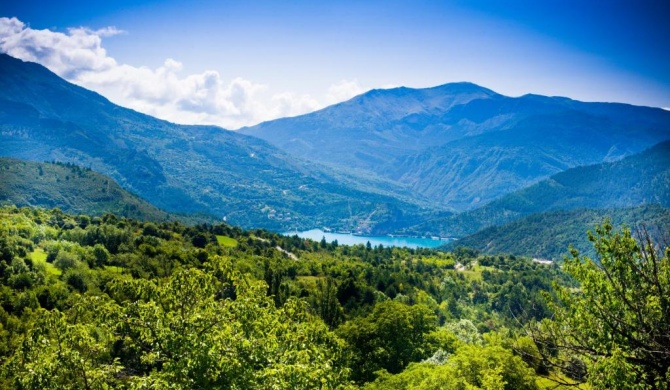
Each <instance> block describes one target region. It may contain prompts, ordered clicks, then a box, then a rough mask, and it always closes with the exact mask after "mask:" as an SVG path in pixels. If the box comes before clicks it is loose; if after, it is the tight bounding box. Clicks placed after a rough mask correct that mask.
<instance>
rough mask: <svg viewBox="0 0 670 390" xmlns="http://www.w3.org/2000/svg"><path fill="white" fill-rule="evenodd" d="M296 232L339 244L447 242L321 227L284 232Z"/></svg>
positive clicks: (425, 245)
mask: <svg viewBox="0 0 670 390" xmlns="http://www.w3.org/2000/svg"><path fill="white" fill-rule="evenodd" d="M296 234H297V235H298V237H302V238H309V239H312V240H314V241H321V239H322V238H323V237H325V238H326V241H328V242H329V243H330V242H333V241H335V240H337V243H338V244H341V245H357V244H367V243H368V241H369V242H370V245H372V246H377V245H379V244H382V245H384V246H398V247H403V246H406V247H408V248H435V247H438V246H440V245H444V244H446V243H447V242H449V241H445V240H433V239H430V238H412V237H389V236H379V237H374V236H355V235H353V234H342V233H328V232H324V231H323V230H321V229H312V230H306V231H304V232H288V233H284V235H286V236H293V235H296Z"/></svg>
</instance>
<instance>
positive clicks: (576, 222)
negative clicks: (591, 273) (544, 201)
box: [446, 205, 670, 260]
mask: <svg viewBox="0 0 670 390" xmlns="http://www.w3.org/2000/svg"><path fill="white" fill-rule="evenodd" d="M605 219H609V220H610V221H611V222H612V223H613V224H615V225H616V226H621V225H626V226H628V227H630V228H631V229H637V228H642V227H646V228H648V229H650V231H651V232H652V233H653V235H654V236H655V237H656V238H659V239H662V237H664V236H665V235H666V234H667V232H668V229H669V228H670V209H668V208H666V207H662V206H660V205H649V206H639V207H633V208H622V209H576V210H561V211H549V212H546V213H539V214H533V215H529V216H527V217H524V218H521V219H518V220H516V221H514V222H510V223H507V224H504V225H501V226H492V227H488V228H486V229H482V230H480V231H478V232H476V233H474V234H471V235H468V236H465V237H463V238H460V239H458V240H456V241H452V242H451V243H449V244H448V245H447V246H446V248H447V249H454V248H456V247H458V246H466V247H470V248H473V249H476V250H478V251H480V252H481V253H507V254H514V255H524V256H532V257H537V258H543V259H553V260H562V259H563V257H564V256H567V255H569V254H570V250H569V248H570V247H571V246H572V247H574V248H576V249H577V250H579V252H580V253H583V254H587V255H589V256H594V255H595V249H594V248H593V245H592V244H591V243H590V242H589V240H588V238H587V236H586V235H585V234H584V232H586V231H594V230H595V227H596V226H597V225H598V224H600V223H602V221H603V220H605Z"/></svg>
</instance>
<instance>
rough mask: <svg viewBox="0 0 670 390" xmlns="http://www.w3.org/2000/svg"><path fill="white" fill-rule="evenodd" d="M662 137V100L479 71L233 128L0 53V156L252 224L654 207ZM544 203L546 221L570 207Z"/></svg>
mask: <svg viewBox="0 0 670 390" xmlns="http://www.w3.org/2000/svg"><path fill="white" fill-rule="evenodd" d="M667 140H670V112H668V111H665V110H662V109H659V108H650V107H638V106H631V105H626V104H619V103H585V102H579V101H575V100H572V99H568V98H563V97H546V96H538V95H524V96H521V97H507V96H503V95H500V94H498V93H496V92H494V91H491V90H489V89H486V88H483V87H480V86H477V85H475V84H472V83H452V84H445V85H442V86H438V87H434V88H425V89H411V88H404V87H402V88H394V89H387V90H372V91H369V92H367V93H364V94H362V95H359V96H356V97H354V98H352V99H350V100H348V101H346V102H342V103H339V104H336V105H333V106H330V107H327V108H324V109H322V110H320V111H316V112H313V113H310V114H306V115H301V116H297V117H291V118H282V119H277V120H274V121H269V122H265V123H261V124H259V125H257V126H253V127H248V128H243V129H241V130H239V131H228V130H225V129H222V128H220V127H216V126H188V125H178V124H174V123H170V122H166V121H163V120H159V119H156V118H153V117H151V116H148V115H144V114H141V113H138V112H136V111H133V110H130V109H126V108H123V107H120V106H118V105H115V104H113V103H111V102H110V101H109V100H107V99H105V98H104V97H102V96H100V95H98V94H96V93H95V92H91V91H88V90H86V89H84V88H81V87H79V86H76V85H73V84H71V83H68V82H67V81H65V80H63V79H61V78H59V77H58V76H56V75H55V74H54V73H52V72H51V71H49V70H48V69H46V68H44V67H43V66H41V65H38V64H35V63H29V62H23V61H21V60H18V59H15V58H12V57H10V56H8V55H4V54H0V145H1V146H2V147H1V148H0V156H5V157H12V158H16V159H22V160H30V161H36V162H43V161H56V162H60V163H67V164H74V165H76V166H78V167H83V168H84V171H86V170H88V169H90V170H92V171H94V172H98V173H100V174H103V175H107V176H108V177H109V178H110V179H111V180H112V182H117V183H118V184H119V185H120V186H121V187H123V188H124V189H126V190H128V191H130V192H131V193H133V194H137V196H139V197H141V198H143V199H145V200H147V201H148V202H150V203H151V204H152V205H153V206H155V207H157V208H158V209H161V210H163V211H159V212H160V213H182V214H194V213H198V214H200V215H209V216H210V217H209V218H211V220H221V219H225V220H227V221H228V222H229V223H232V224H235V225H239V226H242V227H245V228H267V229H271V230H275V231H286V230H289V229H291V230H292V229H308V228H315V227H320V228H322V227H327V228H330V229H333V230H345V231H353V232H359V233H363V234H366V233H375V234H387V233H394V234H407V235H418V236H426V235H429V236H434V235H437V236H451V237H464V236H468V235H471V234H473V233H476V232H478V231H480V230H481V229H486V228H494V227H501V226H512V225H510V224H511V223H514V221H518V222H519V223H521V222H520V221H530V220H528V219H525V218H531V217H533V216H537V215H540V214H542V213H556V212H558V211H562V210H563V211H565V210H568V211H569V210H577V209H580V210H586V209H588V210H601V211H602V210H605V209H607V210H612V213H617V212H619V211H617V210H628V209H631V208H633V207H644V206H645V205H650V204H657V205H659V206H658V207H659V209H655V208H651V209H649V210H651V211H647V212H645V213H638V214H635V213H628V214H627V215H640V216H642V215H650V213H654V212H657V214H658V213H660V214H662V213H664V212H665V211H658V210H665V208H667V207H670V202H669V198H670V195H669V194H670V189H669V186H668V180H669V179H668V178H669V174H668V167H669V166H670V161H668V156H670V153H669V152H670V142H665V143H664V142H663V141H667ZM654 145H656V146H654ZM8 161H9V160H8ZM12 164H14V166H16V164H17V163H16V162H13V163H12ZM68 166H70V165H68ZM31 169H32V168H31ZM43 169H44V168H43ZM58 175H59V177H61V176H62V174H61V173H59V174H58ZM26 177H27V176H26ZM42 179H43V178H42ZM42 179H40V178H37V180H42ZM96 180H98V179H96ZM100 180H102V179H100ZM98 181H99V180H98ZM93 182H95V180H94V181H93ZM0 184H1V185H2V188H0V190H3V189H4V190H7V191H5V193H8V190H11V191H14V192H22V191H23V192H22V193H21V194H18V195H17V194H14V195H16V196H14V197H13V198H11V197H9V195H2V197H0V201H2V200H5V201H7V200H10V199H28V198H30V196H28V197H26V196H25V195H26V194H25V192H30V191H37V190H36V189H34V188H33V189H28V187H21V188H25V189H23V190H20V189H19V186H12V185H10V183H9V182H8V181H5V179H3V182H2V183H0ZM61 184H62V183H61ZM91 185H93V184H91ZM63 191H65V190H63ZM2 193H3V192H2V191H0V194H2ZM28 195H30V194H28ZM95 196H97V195H95ZM53 198H56V197H55V196H54V197H53ZM28 203H30V202H28ZM655 207H656V206H655ZM654 210H656V211H654ZM601 211H594V213H596V214H597V215H602V212H601ZM589 212H590V211H589ZM605 213H607V212H605ZM596 214H593V215H596ZM165 215H167V214H165ZM553 215H554V216H552V217H546V218H545V219H544V220H547V221H549V220H552V221H556V220H557V218H558V219H560V218H563V217H564V218H566V219H565V221H566V223H568V222H569V220H570V218H573V219H574V218H576V215H575V214H574V213H572V214H570V213H566V214H560V213H559V214H553ZM557 215H558V216H557ZM204 218H208V217H204ZM533 218H536V220H537V218H540V220H542V218H544V217H533ZM552 218H553V219H552ZM629 220H630V219H629ZM527 223H528V224H530V225H532V223H531V222H527ZM510 229H511V228H510ZM496 232H497V233H496V234H502V233H500V232H501V231H500V230H497V231H496ZM481 237H484V236H481ZM486 237H489V236H486ZM473 240H474V239H473ZM462 242H467V240H465V239H464V240H463V241H462ZM472 242H473V246H477V247H479V248H482V247H481V245H480V244H481V242H482V241H481V240H480V241H477V242H479V243H476V240H475V241H472Z"/></svg>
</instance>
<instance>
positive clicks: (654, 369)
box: [536, 222, 670, 389]
mask: <svg viewBox="0 0 670 390" xmlns="http://www.w3.org/2000/svg"><path fill="white" fill-rule="evenodd" d="M638 232H639V233H640V234H639V241H637V240H635V238H634V237H633V236H632V234H631V231H630V230H629V229H624V230H623V231H621V232H617V231H615V230H614V228H613V226H612V224H611V223H610V222H605V223H604V224H603V225H601V226H599V227H597V229H596V234H595V235H592V234H590V235H589V239H590V240H591V241H592V242H593V244H594V247H595V250H596V252H597V254H598V257H597V259H596V260H592V259H590V258H588V257H580V256H579V254H578V252H577V251H573V256H572V258H569V259H566V261H565V270H566V271H567V272H568V273H569V274H570V275H571V276H573V277H574V278H575V279H576V280H577V281H578V282H579V288H578V289H570V288H566V287H561V286H556V289H557V291H558V295H557V299H556V300H555V302H554V304H553V308H554V310H555V313H556V317H555V323H552V322H546V323H545V324H543V327H541V328H540V330H542V331H543V332H541V333H538V334H536V340H538V342H539V343H540V345H541V346H542V348H540V350H541V351H544V352H545V354H546V358H547V359H548V360H550V361H551V362H552V363H553V364H556V365H559V366H560V367H561V368H562V369H563V371H564V372H565V373H566V375H569V376H570V377H572V378H574V379H576V380H581V379H583V377H584V375H586V379H587V380H588V382H589V383H590V384H591V385H592V386H593V388H596V389H606V388H612V387H616V388H630V389H667V388H668V383H669V382H668V378H670V359H669V358H668V357H669V356H670V323H669V322H668V321H667V320H668V318H670V259H669V257H670V248H669V247H667V246H666V247H659V246H658V245H657V244H656V243H655V242H654V241H653V240H652V239H651V238H650V236H649V235H648V234H647V232H646V230H645V229H642V230H640V231H638ZM585 369H586V372H584V370H585Z"/></svg>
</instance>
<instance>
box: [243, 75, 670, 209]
mask: <svg viewBox="0 0 670 390" xmlns="http://www.w3.org/2000/svg"><path fill="white" fill-rule="evenodd" d="M458 87H464V88H466V89H468V90H469V91H470V93H469V94H466V95H465V96H464V97H463V98H462V99H458V98H454V99H452V100H453V101H450V100H449V99H450V98H451V97H453V96H451V95H449V94H448V93H447V94H445V96H443V99H442V101H443V102H448V104H443V105H440V104H435V105H433V106H431V108H430V109H425V107H427V106H421V107H420V109H417V106H416V103H415V100H417V99H420V98H421V97H422V96H423V95H424V94H426V93H427V92H426V91H439V90H449V88H452V89H453V88H458ZM435 88H437V89H411V88H401V89H391V90H374V91H371V92H368V93H366V94H362V95H359V96H357V97H354V98H352V99H350V100H348V101H347V102H344V103H340V104H338V105H333V106H330V107H327V108H325V109H323V110H320V111H318V112H315V113H311V114H305V115H302V116H299V117H293V118H283V119H279V120H276V121H268V122H264V123H262V124H259V125H256V126H253V127H247V128H242V129H240V130H239V131H240V132H242V133H244V134H249V135H253V136H256V137H260V138H262V139H265V140H267V141H268V142H270V143H272V144H274V145H275V146H277V147H279V148H280V149H283V150H285V151H287V152H288V153H291V154H293V155H295V156H299V157H302V158H309V159H312V160H313V161H317V162H321V163H325V164H328V165H329V166H333V167H335V168H339V169H344V170H346V169H361V170H365V171H368V172H372V173H373V174H376V175H380V176H382V177H385V178H388V179H391V180H393V181H396V182H397V183H399V184H401V185H404V186H409V188H411V189H412V190H413V191H415V192H417V193H420V194H422V195H423V196H426V197H427V198H429V199H433V200H435V202H436V203H437V204H439V206H441V207H444V208H447V209H451V210H452V211H455V212H460V211H467V210H469V209H474V208H476V207H478V206H480V205H482V204H486V203H488V202H490V201H492V200H494V199H497V198H499V197H500V196H502V195H504V194H505V193H507V192H510V191H513V190H517V189H521V188H524V187H526V186H528V185H530V184H533V183H535V182H538V181H540V180H542V179H544V178H546V177H549V176H551V175H552V174H556V173H558V172H561V171H563V170H565V169H568V168H572V167H576V166H581V165H589V164H594V163H599V162H603V161H612V160H616V159H620V158H623V157H625V156H628V155H631V154H634V153H637V152H640V151H642V150H644V149H646V148H648V147H650V146H652V145H654V144H656V143H658V142H661V141H663V140H666V139H670V112H667V111H664V110H662V109H659V108H653V107H638V106H633V105H629V104H624V103H585V102H580V101H577V100H573V99H570V98H566V97H547V96H541V95H533V94H527V95H523V96H521V97H507V96H503V95H500V94H497V93H495V92H493V91H491V90H489V89H486V88H483V87H479V86H477V85H475V84H471V83H459V84H445V85H443V86H439V87H435ZM399 96H400V97H399ZM451 103H453V104H451ZM389 107H392V109H391V108H389ZM377 110H380V112H382V113H387V112H391V113H393V114H394V115H376V112H377ZM489 157H492V158H489ZM459 164H460V165H462V168H458V167H459ZM515 165H516V166H515ZM482 178H485V180H482ZM454 183H457V185H454Z"/></svg>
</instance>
